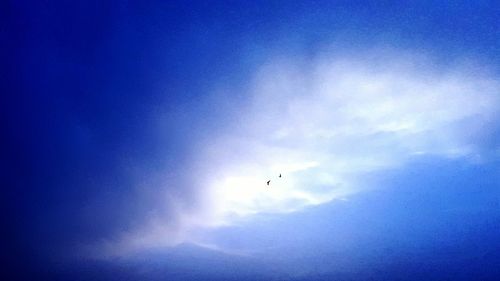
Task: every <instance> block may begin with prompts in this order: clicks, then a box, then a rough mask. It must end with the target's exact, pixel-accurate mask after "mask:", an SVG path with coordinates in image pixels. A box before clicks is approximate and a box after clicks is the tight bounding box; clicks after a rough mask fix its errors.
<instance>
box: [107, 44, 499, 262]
mask: <svg viewBox="0 0 500 281" xmlns="http://www.w3.org/2000/svg"><path fill="white" fill-rule="evenodd" d="M478 71H481V72H478ZM250 85H251V86H250V87H249V88H248V89H247V91H248V92H247V93H245V95H244V96H245V97H247V98H248V100H247V103H245V104H243V105H242V106H241V107H239V108H235V109H234V111H231V112H228V114H229V115H231V116H234V117H235V118H237V121H236V122H235V123H236V124H237V125H236V126H231V128H230V129H228V130H227V131H226V132H222V133H218V134H217V135H216V136H211V137H210V139H207V140H202V142H203V143H204V145H203V151H201V152H200V153H198V155H197V159H196V161H195V162H196V164H195V165H196V166H197V167H201V168H199V171H197V174H198V175H201V176H200V177H199V178H198V180H197V182H196V188H197V190H198V192H199V193H200V194H202V196H200V198H203V199H202V200H201V202H200V205H199V206H198V207H197V208H193V209H191V210H184V211H183V212H180V213H179V216H178V218H177V222H178V223H176V224H175V225H169V224H165V223H163V222H162V219H161V217H155V218H153V219H150V220H149V221H148V222H146V223H145V226H144V227H143V228H142V230H141V231H137V232H134V231H133V232H131V233H129V234H127V235H124V236H123V237H122V239H121V240H120V242H119V243H114V242H113V243H111V244H109V245H110V247H109V248H108V249H109V251H110V253H124V252H127V251H129V250H130V249H141V248H146V247H155V246H157V245H172V244H176V243H179V242H182V241H186V240H189V239H190V236H189V232H190V231H191V230H193V229H196V228H199V227H217V226H220V225H228V224H233V223H236V222H238V220H239V219H241V218H246V217H249V216H252V215H255V214H259V213H283V212H293V211H299V210H301V209H302V208H304V207H307V206H311V205H318V204H322V203H325V202H329V201H331V200H335V199H338V200H346V198H348V197H349V195H351V194H354V193H356V192H360V191H362V190H364V189H366V188H368V186H366V185H362V184H360V183H359V182H360V181H359V180H357V179H359V178H360V177H362V176H363V175H365V174H366V173H372V172H380V171H384V170H386V169H391V168H395V167H402V166H404V165H405V163H407V162H408V161H409V160H411V159H412V158H414V157H418V156H422V155H433V156H438V157H446V158H458V157H463V158H467V159H470V160H478V159H479V160H480V159H481V157H482V155H481V154H480V146H481V143H480V141H479V140H481V139H484V138H487V134H488V132H489V131H490V130H491V129H492V128H494V127H495V126H498V113H499V112H498V109H499V105H500V95H499V94H500V84H499V81H498V79H497V78H496V77H494V76H493V75H491V74H488V73H487V72H486V71H485V70H484V69H481V68H478V67H472V66H471V65H469V66H465V65H461V66H455V67H449V66H448V67H442V66H439V65H435V64H434V63H433V62H432V61H431V60H426V59H425V58H422V56H416V55H415V56H412V55H408V54H405V55H400V54H396V53H394V54H390V53H387V52H386V53H380V54H379V53H372V54H370V55H369V56H363V58H360V57H352V56H341V55H326V56H321V57H318V58H316V59H313V60H310V61H304V60H300V61H299V62H297V60H294V59H289V60H288V59H283V58H280V59H277V60H269V61H268V63H267V64H266V65H263V66H262V67H261V68H260V70H259V71H258V72H257V73H256V74H255V76H254V77H253V80H252V83H250ZM238 96H241V95H238ZM280 173H281V174H282V177H281V178H279V177H278V175H279V174H280ZM268 180H271V182H270V185H269V186H267V185H266V181H268ZM172 201H175V198H174V199H172V200H170V201H168V202H166V203H165V204H171V203H172Z"/></svg>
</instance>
